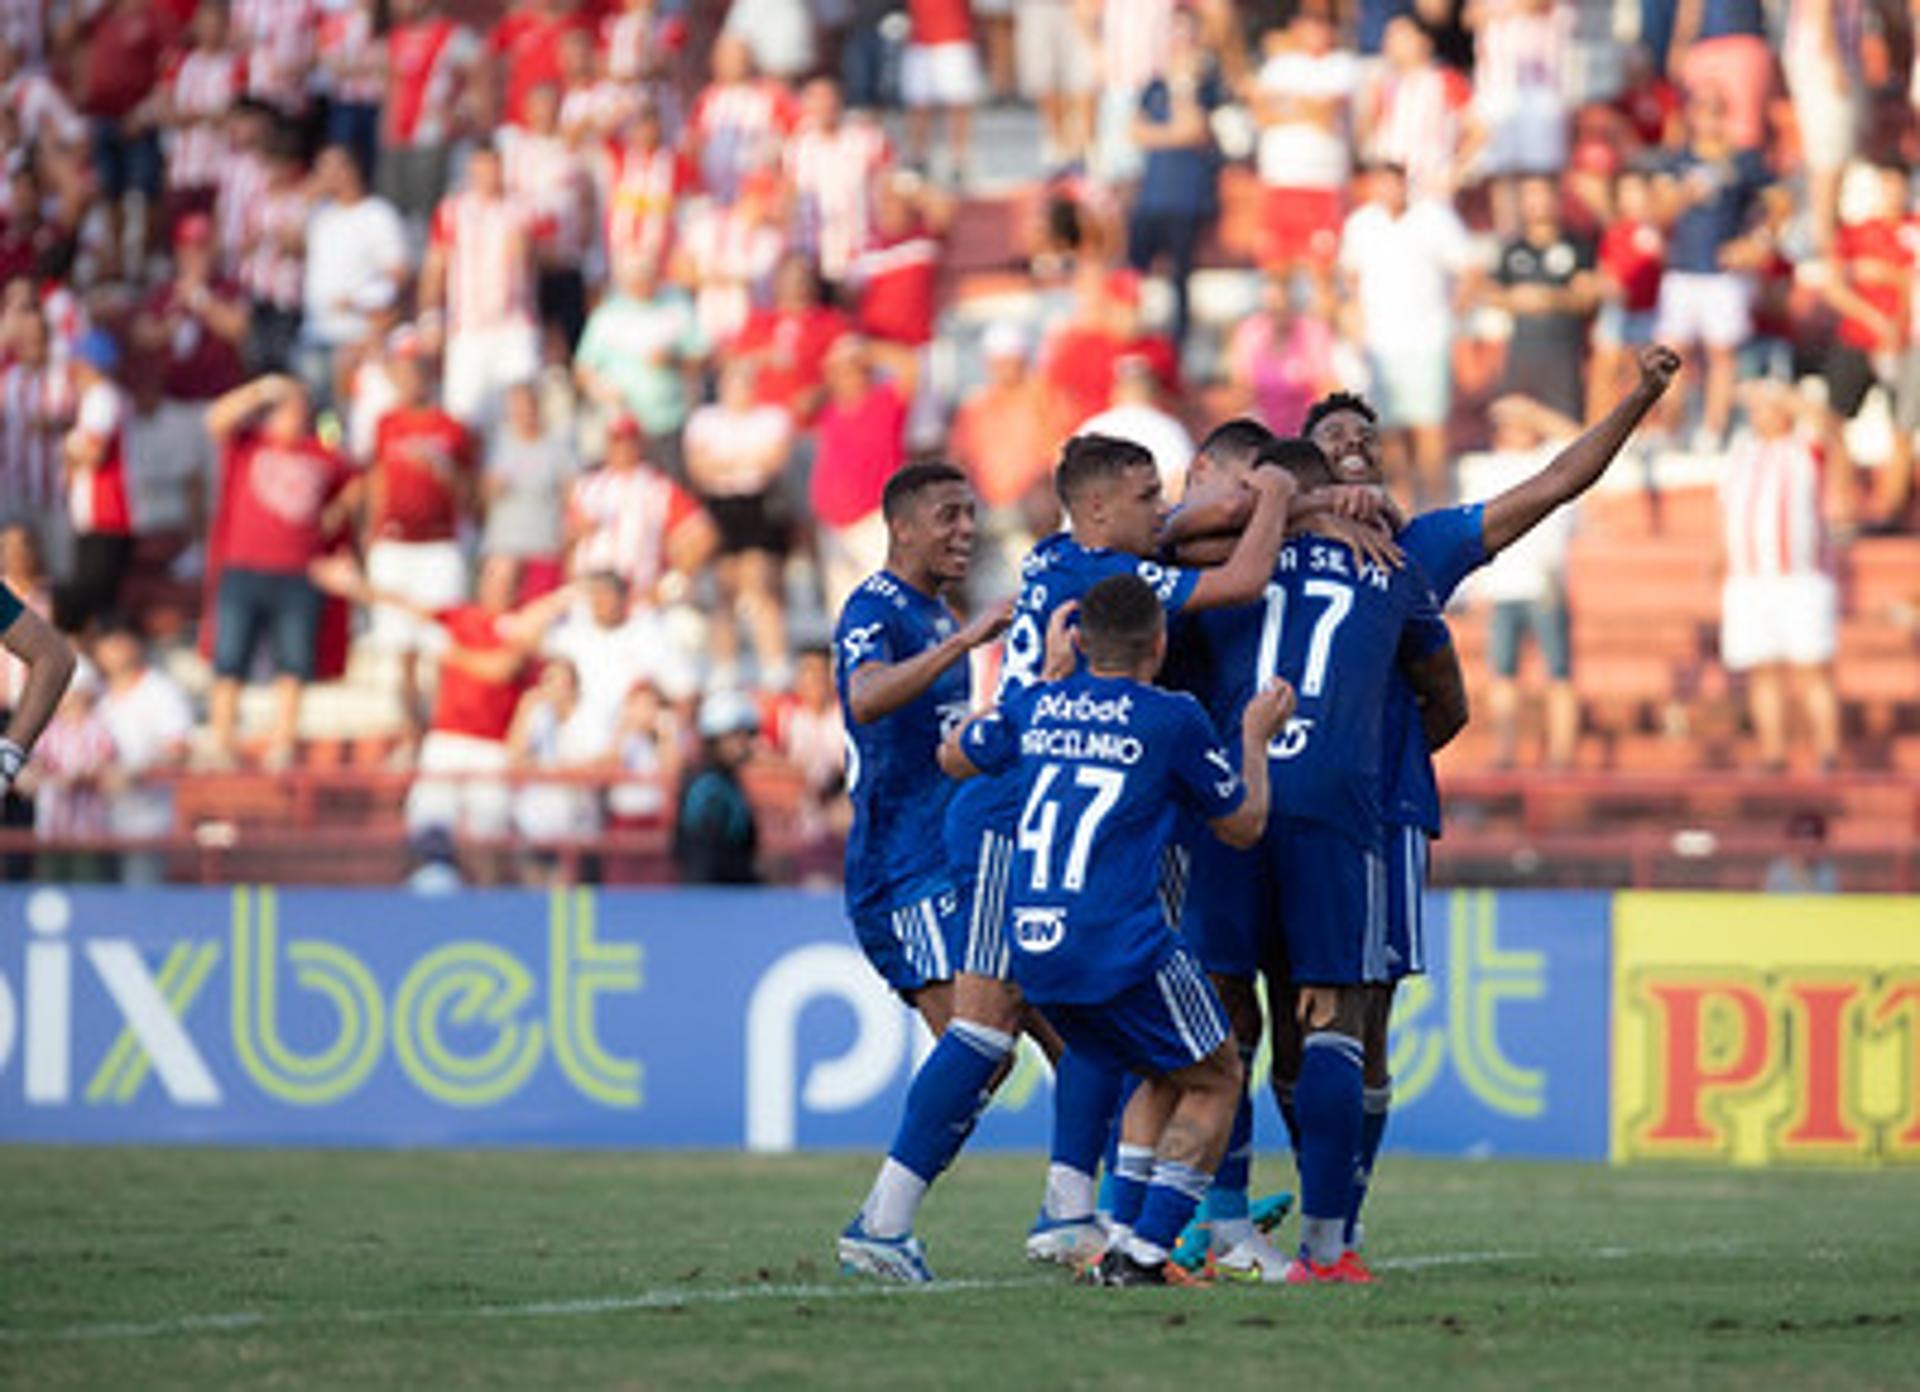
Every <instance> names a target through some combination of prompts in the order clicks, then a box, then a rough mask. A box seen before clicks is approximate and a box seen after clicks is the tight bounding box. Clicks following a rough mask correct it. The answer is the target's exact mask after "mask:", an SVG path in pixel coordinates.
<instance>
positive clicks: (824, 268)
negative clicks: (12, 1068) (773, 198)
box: [786, 78, 893, 281]
mask: <svg viewBox="0 0 1920 1392" xmlns="http://www.w3.org/2000/svg"><path fill="white" fill-rule="evenodd" d="M801 103H802V114H801V120H800V127H799V129H798V130H796V131H795V132H794V136H793V139H792V140H790V141H788V142H787V151H786V172H787V179H788V181H789V182H790V183H791V184H792V185H793V192H794V203H795V210H794V211H795V218H796V222H797V229H796V230H797V235H798V239H799V244H800V245H801V247H802V248H804V249H805V250H807V251H811V252H813V253H814V256H815V259H816V260H817V261H818V262H819V265H820V274H822V275H824V276H825V277H826V278H827V279H828V280H836V281H837V280H844V279H846V276H847V272H848V271H849V270H850V269H851V267H852V265H853V259H854V258H855V257H856V256H858V255H859V254H860V253H861V252H863V251H865V250H866V249H867V247H868V245H869V244H870V243H871V242H872V240H873V191H874V188H875V186H876V185H877V184H878V182H879V178H880V175H881V173H882V172H883V171H884V170H885V169H886V168H887V167H888V165H890V164H891V163H892V161H893V149H892V146H891V145H890V144H889V143H888V141H887V133H886V132H885V131H884V130H882V129H881V128H880V127H879V126H878V125H876V124H874V123H873V122H871V121H866V120H853V121H849V120H845V119H843V118H842V115H841V109H840V89H839V88H838V87H837V86H836V85H835V84H834V83H833V82H832V81H831V80H829V79H827V78H819V79H816V80H815V81H813V82H810V83H808V84H807V87H806V91H805V92H803V93H802V94H801Z"/></svg>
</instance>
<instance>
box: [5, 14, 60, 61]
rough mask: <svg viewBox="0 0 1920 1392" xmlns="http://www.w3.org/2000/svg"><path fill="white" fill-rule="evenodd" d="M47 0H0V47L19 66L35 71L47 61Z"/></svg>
mask: <svg viewBox="0 0 1920 1392" xmlns="http://www.w3.org/2000/svg"><path fill="white" fill-rule="evenodd" d="M50 8H52V7H51V6H49V5H48V4H47V0H0V44H4V45H5V46H6V47H7V48H9V49H11V50H12V51H13V54H14V57H15V59H16V60H17V61H18V62H19V64H20V66H21V67H23V68H25V69H26V70H27V71H28V72H37V71H38V70H39V69H40V68H41V67H42V66H44V65H45V63H46V61H47V11H48V10H49V9H50Z"/></svg>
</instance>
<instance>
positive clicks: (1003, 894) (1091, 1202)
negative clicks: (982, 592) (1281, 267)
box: [947, 435, 1293, 1264]
mask: <svg viewBox="0 0 1920 1392" xmlns="http://www.w3.org/2000/svg"><path fill="white" fill-rule="evenodd" d="M1054 484H1055V490H1056V492H1057V493H1058V494H1059V497H1060V504H1061V507H1062V509H1063V510H1064V511H1065V513H1066V516H1067V524H1068V530H1066V531H1064V532H1059V533H1056V534H1055V535H1053V536H1050V537H1048V538H1046V539H1045V540H1044V541H1042V542H1041V543H1040V544H1039V545H1037V546H1036V547H1034V549H1033V551H1032V552H1031V553H1030V554H1029V555H1028V556H1027V558H1026V560H1025V562H1024V564H1023V565H1022V572H1021V573H1022V579H1021V587H1020V594H1019V597H1018V600H1017V601H1016V604H1015V608H1014V616H1013V621H1012V624H1011V626H1010V627H1009V629H1008V631H1007V645H1006V665H1005V668H1004V670H1003V673H1002V677H1001V687H1000V695H1001V697H1002V698H1003V699H1004V698H1005V697H1006V696H1007V695H1008V694H1010V693H1012V692H1015V691H1019V690H1022V689H1024V688H1026V687H1028V686H1030V685H1032V684H1033V683H1034V682H1035V680H1036V679H1037V677H1038V675H1039V670H1040V666H1041V664H1042V662H1043V661H1044V658H1045V650H1046V633H1047V629H1048V626H1049V622H1050V621H1051V619H1052V618H1053V616H1054V615H1055V613H1056V612H1058V611H1059V609H1060V608H1061V607H1062V606H1063V605H1066V604H1068V603H1071V602H1073V601H1075V600H1077V599H1079V598H1080V597H1081V596H1082V595H1084V594H1085V593H1086V592H1087V591H1088V590H1089V589H1090V588H1091V587H1092V586H1093V585H1094V584H1096V583H1098V582H1099V581H1100V580H1103V579H1105V578H1107V577H1108V576H1112V575H1135V576H1138V577H1139V578H1141V579H1142V580H1144V581H1145V582H1146V583H1147V584H1148V585H1149V586H1150V587H1151V588H1152V590H1153V592H1154V594H1155V595H1156V597H1157V598H1158V599H1159V600H1160V602H1161V603H1162V604H1163V605H1165V607H1166V608H1167V610H1168V611H1169V612H1175V613H1177V612H1181V611H1185V610H1199V609H1208V608H1217V607H1220V606H1224V605H1233V604H1244V603H1246V602H1247V601H1249V600H1251V599H1252V598H1254V597H1255V596H1257V595H1258V594H1259V593H1260V589H1261V586H1262V585H1264V584H1265V582H1266V577H1267V575H1268V574H1269V572H1270V571H1271V569H1272V566H1273V557H1274V555H1275V553H1276V552H1277V551H1278V548H1279V544H1280V540H1281V537H1282V535H1283V533H1284V531H1285V528H1286V515H1287V504H1288V501H1289V499H1290V497H1291V494H1292V491H1293V490H1292V486H1291V484H1290V483H1289V482H1287V481H1285V480H1282V479H1280V478H1278V477H1269V478H1267V479H1264V480H1260V481H1258V482H1255V483H1250V484H1249V485H1247V487H1246V489H1245V492H1247V493H1248V494H1250V495H1251V496H1252V498H1253V503H1252V509H1251V513H1250V515H1246V525H1245V529H1244V530H1243V531H1242V532H1241V534H1240V537H1239V539H1238V541H1237V542H1236V543H1235V545H1234V548H1233V550H1232V552H1231V554H1229V555H1228V556H1227V558H1226V560H1225V562H1224V563H1223V564H1221V565H1220V566H1219V567H1217V568H1215V569H1213V570H1210V571H1206V572H1198V571H1191V570H1186V569H1183V568H1181V567H1178V566H1170V565H1163V564H1161V563H1160V562H1159V561H1157V560H1155V559H1153V558H1154V557H1155V556H1156V555H1157V554H1158V552H1159V548H1160V547H1161V546H1162V545H1163V544H1164V543H1165V542H1166V541H1167V540H1168V538H1169V530H1170V529H1169V526H1168V507H1167V504H1166V501H1165V498H1164V496H1163V495H1162V492H1161V485H1160V475H1159V471H1158V470H1157V469H1156V468H1155V467H1154V461H1153V456H1152V455H1151V454H1149V453H1148V452H1147V451H1146V450H1144V449H1142V448H1141V447H1140V446H1138V445H1136V444H1133V443H1131V442H1130V441H1126V440H1117V439H1112V438H1110V437H1106V436H1101V435H1083V436H1078V437H1076V438H1074V439H1072V440H1069V441H1068V442H1067V444H1066V447H1065V448H1064V450H1063V451H1062V453H1061V458H1060V464H1059V467H1058V468H1057V470H1056V471H1055V478H1054ZM1216 501H1226V502H1229V503H1230V502H1231V499H1230V498H1229V499H1226V500H1216ZM1209 506H1210V505H1206V504H1202V505H1199V506H1195V507H1192V508H1188V509H1185V510H1183V513H1182V519H1181V522H1180V524H1179V525H1184V526H1190V527H1194V528H1196V529H1201V530H1204V529H1206V528H1207V527H1208V526H1209V522H1208V519H1207V516H1206V514H1207V512H1208V511H1209ZM1228 510H1229V511H1230V510H1231V508H1229V509H1228ZM1173 534H1174V535H1178V528H1177V527H1176V528H1174V529H1173ZM1018 816H1019V787H1018V784H1017V781H1016V780H1015V779H1014V778H1013V777H1012V775H1011V774H1003V775H999V776H995V777H990V778H983V779H979V780H976V781H974V782H972V783H970V784H969V785H968V786H967V787H965V788H963V789H962V791H961V793H960V795H959V796H958V797H956V798H955V799H954V802H953V806H952V808H951V809H950V810H949V812H948V816H947V845H948V853H949V856H950V857H951V859H952V862H953V865H954V881H955V883H956V884H957V885H960V886H961V887H962V892H963V895H964V896H965V897H966V898H967V900H968V902H969V910H970V911H969V915H968V946H967V954H966V960H965V962H964V963H963V964H962V967H961V976H960V979H959V982H958V984H957V987H956V993H957V994H956V1000H957V1005H956V1009H957V1011H958V1013H959V1014H960V1015H961V1016H962V1017H964V1018H967V1019H970V1020H975V1021H978V1022H979V1023H981V1024H984V1025H987V1026H990V1027H994V1028H1005V1027H1006V1026H1005V1024H1004V1022H1005V1021H1007V1020H1010V1019H1015V1018H1017V1011H1018V1009H1019V1002H1020V993H1019V991H1018V990H1017V989H1016V988H1015V986H1014V985H1013V983H1012V982H1011V980H1010V979H1009V970H1010V968H1009V960H1010V959H1009V955H1008V946H1007V941H1006V913H1007V896H1008V875H1009V872H1010V869H1011V864H1012V860H1013V856H1014V853H1015V850H1016V845H1015V823H1016V821H1017V820H1018ZM1123 1084H1124V1079H1123V1077H1122V1076H1121V1075H1120V1074H1118V1073H1117V1072H1115V1071H1114V1070H1113V1069H1111V1068H1109V1067H1107V1066H1105V1065H1104V1064H1103V1063H1101V1061H1099V1060H1097V1059H1089V1058H1087V1057H1084V1056H1076V1055H1075V1054H1074V1052H1073V1051H1072V1050H1071V1049H1069V1050H1068V1051H1067V1053H1066V1054H1065V1055H1063V1056H1062V1058H1061V1060H1060V1063H1059V1067H1058V1069H1057V1071H1056V1074H1055V1080H1054V1136H1053V1145H1052V1149H1051V1153H1050V1156H1049V1164H1048V1169H1047V1187H1046V1193H1045V1197H1044V1199H1043V1201H1042V1204H1041V1211H1040V1214H1039V1216H1038V1218H1037V1219H1036V1221H1035V1223H1034V1225H1033V1228H1032V1230H1031V1231H1030V1232H1029V1234H1028V1238H1027V1255H1028V1256H1029V1257H1031V1258H1033V1259H1035V1260H1042V1261H1061V1262H1066V1263H1069V1264H1074V1263H1077V1262H1079V1261H1081V1260H1084V1259H1085V1258H1087V1257H1089V1256H1092V1255H1094V1254H1095V1253H1097V1252H1098V1251H1099V1250H1100V1249H1101V1248H1102V1246H1103V1245H1104V1243H1105V1240H1106V1234H1105V1233H1104V1231H1103V1230H1102V1229H1101V1228H1100V1226H1099V1224H1098V1223H1097V1222H1096V1221H1095V1214H1094V1208H1095V1201H1096V1189H1095V1183H1094V1175H1095V1172H1096V1171H1097V1170H1098V1168H1099V1161H1100V1156H1101V1154H1102V1152H1103V1151H1104V1150H1105V1149H1106V1146H1107V1140H1108V1138H1109V1136H1110V1135H1111V1132H1112V1118H1113V1114H1114V1111H1115V1109H1116V1107H1117V1106H1118V1105H1119V1101H1120V1091H1121V1088H1122V1086H1123Z"/></svg>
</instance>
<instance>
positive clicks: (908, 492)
mask: <svg viewBox="0 0 1920 1392" xmlns="http://www.w3.org/2000/svg"><path fill="white" fill-rule="evenodd" d="M966 481H967V476H966V475H965V474H963V473H961V472H960V471H959V470H958V469H956V468H954V467H953V465H951V464H947V463H944V462H942V461H940V460H928V461H927V462H925V463H921V464H909V465H907V467H906V468H904V469H902V470H900V472H898V473H897V474H895V475H894V476H893V477H892V478H890V479H888V480H887V486H886V488H885V490H883V491H882V492H881V494H880V513H881V515H882V516H883V517H885V518H886V519H887V521H889V522H897V521H899V520H900V519H901V518H902V517H903V516H905V515H906V512H907V509H908V508H909V507H911V506H912V505H913V500H914V499H915V498H918V497H919V496H920V495H921V494H922V493H924V492H926V491H927V490H928V489H929V488H932V487H933V486H934V485H936V484H941V483H965V482H966Z"/></svg>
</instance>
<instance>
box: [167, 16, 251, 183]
mask: <svg viewBox="0 0 1920 1392" xmlns="http://www.w3.org/2000/svg"><path fill="white" fill-rule="evenodd" d="M193 25H194V30H193V33H194V45H193V47H192V48H190V49H188V50H187V51H186V52H184V53H181V54H179V55H178V56H177V57H175V58H174V60H173V63H172V64H171V66H170V67H169V68H168V70H167V74H166V76H165V78H163V79H162V83H163V88H162V90H163V93H164V100H165V102H166V112H167V115H166V126H167V133H166V140H167V187H168V188H170V189H176V190H186V189H193V190H200V189H206V190H212V189H215V188H217V187H218V186H219V184H220V174H221V168H222V166H223V165H225V163H226V161H227V157H228V153H229V144H228V140H227V130H226V121H227V113H228V111H229V110H231V108H232V107H233V104H234V102H236V101H238V100H239V99H240V97H242V96H243V95H245V93H246V90H247V60H246V57H245V55H243V54H239V53H235V52H234V51H233V50H231V49H229V48H228V47H227V32H226V17H225V14H224V12H223V11H222V10H221V9H220V7H219V6H218V5H202V6H201V7H200V8H199V10H197V11H196V12H195V13H194V17H193Z"/></svg>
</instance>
